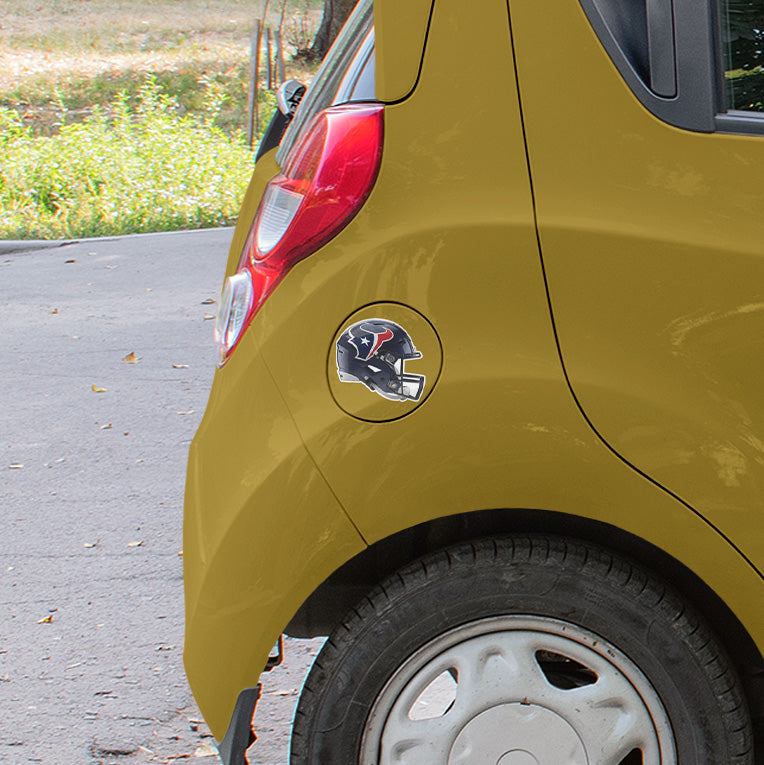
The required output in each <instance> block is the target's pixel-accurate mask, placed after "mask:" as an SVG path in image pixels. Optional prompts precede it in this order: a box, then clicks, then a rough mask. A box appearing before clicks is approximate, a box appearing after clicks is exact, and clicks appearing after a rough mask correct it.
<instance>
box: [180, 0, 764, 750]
mask: <svg viewBox="0 0 764 765" xmlns="http://www.w3.org/2000/svg"><path fill="white" fill-rule="evenodd" d="M763 30H764V0H718V2H717V1H716V0H645V1H643V2H626V1H625V0H546V1H545V2H540V1H539V0H479V2H474V3H465V2H463V0H398V1H397V2H396V1H395V0H374V2H373V3H372V1H371V0H361V1H360V3H359V5H358V7H357V8H356V10H355V12H354V13H353V15H352V16H351V18H350V19H349V21H348V23H347V25H346V26H345V28H344V30H343V32H342V33H341V35H340V36H339V38H338V39H337V41H336V43H335V45H334V47H333V48H332V50H331V52H330V53H329V55H328V57H327V59H326V60H325V62H324V63H323V64H322V67H321V69H320V70H319V72H318V74H317V76H316V78H315V80H314V81H313V83H312V84H311V85H310V87H309V88H308V90H307V92H306V93H305V95H304V97H303V98H302V100H301V102H300V103H299V106H298V107H297V109H296V111H295V112H294V116H293V118H292V119H291V122H289V125H288V127H287V128H286V132H285V133H284V134H283V137H280V133H281V130H280V129H279V130H276V131H271V133H272V135H271V143H272V144H273V148H270V147H269V145H267V144H266V145H265V146H264V147H263V151H262V152H261V156H260V158H259V160H258V162H257V164H256V167H255V171H254V175H253V178H252V182H251V185H250V187H249V189H248V191H247V195H246V198H245V200H244V204H243V209H242V214H241V217H240V219H239V224H238V227H237V229H236V232H235V234H234V238H233V244H232V248H231V251H230V256H229V260H228V270H227V274H226V277H227V278H226V282H225V288H224V291H223V296H222V298H221V305H220V312H219V315H218V324H217V336H218V341H219V345H220V367H219V369H218V370H217V372H216V375H215V380H214V384H213V387H212V392H211V395H210V399H209V404H208V406H207V410H206V413H205V416H204V419H203V422H202V424H201V426H200V428H199V431H198V433H197V435H196V438H195V439H194V442H193V445H192V447H191V452H190V457H189V468H188V479H187V488H186V500H185V531H184V536H185V541H184V561H185V587H186V617H187V623H186V643H185V665H186V670H187V674H188V678H189V681H190V684H191V688H192V690H193V692H194V695H195V697H196V699H197V701H198V703H199V706H200V708H201V710H202V712H203V714H204V716H205V719H206V720H207V722H208V723H209V726H210V728H211V730H212V732H213V734H214V735H215V737H216V738H217V739H218V740H219V741H220V742H221V744H220V748H221V752H222V753H223V759H224V762H225V763H226V765H240V764H241V763H244V762H245V754H244V752H245V749H246V747H247V746H248V745H249V743H250V740H251V739H250V735H251V734H250V726H251V721H252V714H253V709H254V706H255V703H256V699H257V696H258V678H259V676H260V674H261V672H262V671H263V670H264V668H265V667H266V665H267V664H268V662H269V654H270V651H271V647H272V646H273V645H274V643H276V642H277V641H278V639H279V636H280V635H281V634H282V633H286V634H288V635H292V636H297V637H300V636H318V635H329V639H328V641H327V642H326V643H325V646H324V648H323V649H322V651H321V653H320V654H319V656H318V657H317V659H316V661H315V664H314V666H313V668H312V669H311V672H310V674H309V676H308V678H307V680H306V682H305V684H304V687H303V690H302V694H301V697H300V700H299V705H298V708H297V711H296V714H295V719H294V724H293V733H292V742H291V754H290V758H291V763H292V765H345V764H348V765H351V764H354V763H358V764H359V765H392V764H393V763H401V764H403V763H405V764H406V765H443V764H445V763H449V765H458V764H459V763H469V765H536V764H541V765H563V764H564V765H587V764H588V765H639V764H640V763H641V765H657V764H658V763H660V764H661V765H676V764H677V763H678V765H721V764H724V765H750V764H751V763H754V762H757V760H756V757H757V756H758V758H759V759H758V762H759V763H761V762H764V760H762V757H764V754H763V752H764V747H762V744H761V742H762V740H764V724H763V720H764V698H763V688H764V684H763V681H764V661H763V660H762V650H763V649H764V607H763V606H764V581H763V579H762V576H763V574H764V530H763V528H762V521H763V520H764V515H763V513H764V384H763V380H764V361H763V358H764V111H762V110H763V109H764V106H763V103H764V85H763V84H762V83H763V82H764V68H762V64H764V60H762V59H763V58H764V57H763V56H762V49H763V48H764V31H763ZM292 95H293V96H294V95H295V94H294V93H292ZM282 100H284V99H282ZM292 101H293V102H295V101H296V96H295V97H294V98H293V99H292ZM292 106H294V103H292ZM290 108H291V107H290ZM285 114H286V112H285ZM283 116H284V115H282V117H283ZM288 116H289V115H288V114H287V117H288ZM282 121H283V122H286V119H284V120H282ZM282 127H283V126H282ZM274 135H275V138H273V136H274ZM279 138H280V144H279V145H278V148H276V147H275V144H276V143H278V141H279ZM757 742H758V754H757V755H756V754H755V750H756V747H757Z"/></svg>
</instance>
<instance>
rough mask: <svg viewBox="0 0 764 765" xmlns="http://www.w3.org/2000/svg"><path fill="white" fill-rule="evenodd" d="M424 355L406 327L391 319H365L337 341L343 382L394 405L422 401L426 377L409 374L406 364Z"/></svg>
mask: <svg viewBox="0 0 764 765" xmlns="http://www.w3.org/2000/svg"><path fill="white" fill-rule="evenodd" d="M421 358H422V354H421V353H419V351H417V349H416V348H415V347H414V343H413V342H412V340H411V337H409V334H408V332H406V330H405V329H403V327H401V326H400V325H398V324H396V323H395V322H393V321H388V320H387V319H364V320H362V321H357V322H356V323H355V324H353V325H352V326H350V327H348V329H346V330H345V331H344V332H343V333H342V334H341V335H340V338H339V340H337V374H338V375H339V378H340V380H341V381H342V382H352V383H363V384H364V385H365V386H366V387H367V388H368V389H369V390H371V391H374V393H377V394H378V395H380V396H382V397H383V398H386V399H389V400H390V401H419V399H420V398H421V396H422V392H423V391H424V382H425V377H424V375H414V374H409V373H406V372H405V370H404V365H405V363H406V361H411V360H413V359H421Z"/></svg>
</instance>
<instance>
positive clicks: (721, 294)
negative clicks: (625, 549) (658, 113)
mask: <svg viewBox="0 0 764 765" xmlns="http://www.w3.org/2000/svg"><path fill="white" fill-rule="evenodd" d="M511 8H512V19H513V25H514V31H515V39H516V49H517V61H518V69H519V81H520V91H521V97H522V103H523V109H524V119H525V124H526V129H527V136H528V148H529V157H530V164H531V171H532V177H533V185H534V192H535V199H536V207H537V214H538V221H539V236H540V241H541V247H542V252H543V258H544V264H545V268H546V274H547V277H548V280H549V291H550V297H551V305H552V308H553V311H554V319H555V325H556V328H557V332H558V335H559V340H560V346H561V349H562V355H563V359H564V362H565V368H566V370H567V373H568V375H569V377H570V381H571V385H572V388H573V390H574V392H575V394H576V396H577V398H578V400H579V402H580V403H581V405H582V407H583V409H584V411H585V412H586V415H587V417H588V418H589V419H590V421H591V422H592V425H593V427H594V428H595V429H596V430H597V432H598V433H599V434H600V435H601V436H602V437H603V438H604V439H605V440H606V441H607V442H608V444H609V445H610V446H611V447H612V448H613V449H615V450H616V451H617V452H618V454H620V455H621V456H622V457H623V458H624V459H626V460H628V462H630V463H631V464H633V465H634V466H635V467H636V468H638V469H639V470H641V471H643V472H644V473H646V474H647V475H649V476H650V477H651V478H653V479H654V480H656V481H657V482H658V483H660V484H661V485H662V486H664V487H666V488H667V489H668V490H670V491H671V492H673V493H674V494H676V495H677V496H678V497H680V498H681V499H682V500H684V501H686V502H687V503H688V504H689V505H691V506H692V507H693V508H695V509H696V510H697V511H698V512H699V513H701V514H702V515H703V517H705V518H706V519H707V520H708V521H709V522H710V523H712V524H713V525H714V526H716V527H717V528H719V529H720V530H721V531H722V532H723V533H724V534H725V535H726V536H727V537H728V538H729V539H730V540H731V541H732V542H733V543H734V544H735V545H736V546H737V547H738V548H739V549H740V550H741V551H743V553H744V554H745V555H746V556H747V557H748V559H749V560H750V561H751V562H752V563H753V564H754V565H755V566H757V567H758V569H759V571H764V530H763V528H764V527H763V526H762V522H761V521H762V517H763V514H764V387H762V385H761V379H762V377H764V255H763V254H762V249H761V242H762V240H764V219H763V218H762V216H761V214H760V211H759V209H758V207H759V201H760V199H761V167H762V166H764V140H763V139H762V138H760V137H756V136H742V135H723V134H704V133H692V132H689V131H683V130H679V129H677V128H674V127H672V126H670V125H668V124H666V123H664V122H661V121H660V120H658V119H656V118H655V117H654V116H653V115H652V114H650V112H649V111H647V109H645V108H644V107H643V106H642V105H641V104H640V103H639V102H638V101H637V99H636V98H635V97H634V95H633V94H632V93H631V91H630V90H629V88H628V87H627V85H626V84H625V83H624V81H623V79H622V78H621V76H620V74H619V72H618V71H617V70H616V69H615V68H614V67H613V65H612V64H611V62H610V59H609V58H608V56H607V54H606V53H605V51H604V50H603V49H602V47H601V45H600V44H599V41H598V39H597V37H596V36H595V35H594V33H593V31H592V29H591V26H590V25H589V22H588V21H587V19H586V17H585V15H584V13H583V11H582V10H581V8H580V6H579V5H578V3H569V2H559V3H555V5H554V9H553V10H552V9H550V8H549V7H545V8H544V9H543V10H542V9H541V8H540V7H539V5H538V4H537V3H534V2H532V0H511ZM550 50H554V51H555V56H553V57H552V56H549V55H548V52H549V51H550ZM572 58H574V59H575V60H576V70H577V71H582V72H585V73H586V76H585V77H574V78H570V81H568V82H566V83H565V86H564V87H561V88H557V89H556V92H555V100H556V104H557V108H558V110H559V113H560V114H561V115H565V120H564V125H561V123H560V121H559V120H554V119H550V115H549V108H548V97H547V94H548V93H549V92H550V90H551V89H552V88H553V83H555V82H559V80H560V71H559V66H558V62H559V61H560V60H570V59H572Z"/></svg>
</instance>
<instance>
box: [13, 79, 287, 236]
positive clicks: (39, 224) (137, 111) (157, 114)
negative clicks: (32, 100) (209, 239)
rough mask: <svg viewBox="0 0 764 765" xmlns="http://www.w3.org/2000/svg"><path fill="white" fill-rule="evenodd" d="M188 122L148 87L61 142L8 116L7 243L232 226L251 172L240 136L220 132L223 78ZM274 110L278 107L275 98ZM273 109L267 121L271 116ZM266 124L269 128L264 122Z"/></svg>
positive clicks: (66, 132) (66, 129)
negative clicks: (24, 240) (22, 240)
mask: <svg viewBox="0 0 764 765" xmlns="http://www.w3.org/2000/svg"><path fill="white" fill-rule="evenodd" d="M202 90H203V94H204V95H203V102H202V108H201V110H199V111H198V113H197V114H195V115H191V114H183V113H182V110H181V108H180V105H179V103H178V100H177V98H175V97H173V96H171V95H169V94H167V93H166V92H164V91H163V90H162V88H161V87H160V85H159V84H158V81H157V79H156V78H154V77H149V78H148V79H147V80H145V81H144V83H143V84H142V85H141V87H140V88H139V90H138V92H137V94H136V95H135V97H134V98H130V97H128V96H127V94H122V95H119V96H117V97H116V98H115V99H114V100H113V101H112V102H111V103H110V104H109V105H108V107H107V108H101V107H97V106H96V107H94V108H93V111H92V113H91V114H89V115H88V116H87V117H86V118H85V119H84V120H83V121H81V122H78V123H74V124H63V125H61V126H60V128H59V132H58V134H57V135H52V136H45V135H37V134H35V133H34V131H33V130H32V129H31V128H29V126H27V125H26V124H25V123H24V121H23V120H22V119H21V117H20V115H19V114H18V112H17V111H15V110H13V109H9V108H7V107H4V108H2V109H0V237H2V238H5V239H17V238H18V239H26V238H61V237H63V238H79V237H88V236H110V235H115V234H127V233H140V232H151V231H169V230H175V229H183V228H203V227H210V226H219V225H226V224H229V223H231V222H232V221H233V220H235V218H236V215H237V214H238V210H239V206H240V204H241V198H242V195H243V192H244V189H245V187H246V184H247V182H248V181H249V178H250V175H251V172H252V163H253V156H252V153H251V152H250V151H249V149H248V148H247V147H246V145H245V141H244V139H243V137H242V135H241V133H239V132H236V133H234V134H233V135H227V134H226V133H224V132H223V130H221V128H220V127H219V126H218V125H217V124H216V120H217V118H218V117H219V115H220V113H221V110H222V108H223V105H224V104H225V103H226V101H227V100H228V96H227V94H226V92H225V88H224V86H223V85H222V84H221V83H219V82H217V81H216V80H215V79H214V78H211V79H210V80H209V81H207V82H205V83H203V88H202ZM268 100H269V102H270V101H271V100H272V97H270V94H269V99H268ZM272 108H273V105H272V103H268V104H266V106H265V108H263V113H265V112H267V111H269V110H272ZM264 121H265V120H264Z"/></svg>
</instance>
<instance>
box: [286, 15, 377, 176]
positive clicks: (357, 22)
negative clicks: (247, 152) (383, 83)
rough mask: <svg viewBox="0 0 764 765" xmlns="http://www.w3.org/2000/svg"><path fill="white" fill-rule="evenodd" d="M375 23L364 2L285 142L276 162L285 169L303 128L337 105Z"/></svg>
mask: <svg viewBox="0 0 764 765" xmlns="http://www.w3.org/2000/svg"><path fill="white" fill-rule="evenodd" d="M373 23H374V15H373V6H372V0H361V2H359V3H358V5H357V6H356V9H355V10H354V11H353V13H352V14H351V16H350V18H349V19H348V21H347V23H346V24H345V26H344V27H343V28H342V31H341V32H340V34H339V35H338V36H337V39H336V40H335V41H334V44H333V45H332V47H331V48H330V50H329V52H328V53H327V54H326V58H324V60H323V63H322V64H321V66H320V67H319V68H318V71H317V72H316V76H315V77H314V78H313V82H311V84H310V86H309V87H308V90H307V91H306V93H305V96H304V97H303V99H302V101H301V102H300V105H299V106H298V107H297V111H296V112H295V115H294V119H293V120H292V122H291V123H290V125H289V127H288V128H287V131H286V133H285V134H284V137H283V139H282V140H281V146H280V147H279V150H278V153H277V154H276V161H277V162H278V163H279V165H281V166H282V167H283V166H284V160H285V159H286V156H287V154H288V153H289V150H290V149H291V147H292V146H293V144H294V142H295V141H296V140H297V136H298V135H299V134H300V132H301V131H302V129H303V127H305V126H307V125H308V124H310V123H311V122H312V121H313V117H315V116H316V115H317V114H318V113H319V112H321V111H323V110H324V109H326V108H327V107H329V106H331V105H332V104H333V103H335V98H336V96H337V93H338V90H339V89H340V87H341V84H342V82H343V80H344V79H345V76H346V74H347V73H348V70H349V69H350V67H351V65H352V64H353V63H354V62H355V61H356V58H357V55H358V52H359V50H361V48H362V47H363V45H364V43H365V42H366V41H367V38H368V35H369V32H370V31H371V29H372V26H373Z"/></svg>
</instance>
